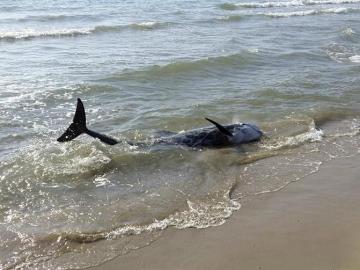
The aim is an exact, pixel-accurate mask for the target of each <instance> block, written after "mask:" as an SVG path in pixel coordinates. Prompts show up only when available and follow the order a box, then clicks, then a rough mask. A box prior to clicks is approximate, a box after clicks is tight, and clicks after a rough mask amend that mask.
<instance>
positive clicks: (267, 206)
mask: <svg viewBox="0 0 360 270" xmlns="http://www.w3.org/2000/svg"><path fill="white" fill-rule="evenodd" d="M359 165H360V155H357V156H355V157H352V158H344V159H337V160H333V161H330V162H328V163H326V164H324V165H323V166H321V167H320V171H319V172H317V173H315V174H313V175H310V176H308V177H306V178H304V179H302V180H301V181H299V182H296V183H292V184H290V185H288V186H287V187H286V188H284V189H283V190H281V191H278V192H275V193H269V194H263V195H261V196H258V197H256V198H254V199H252V200H250V201H249V202H247V203H246V204H245V205H243V207H242V209H241V210H240V211H238V212H236V213H234V215H233V216H232V217H231V218H230V219H228V221H227V222H226V223H225V224H224V225H222V226H219V227H213V228H208V229H186V230H177V229H174V228H171V229H168V230H167V231H166V232H165V233H164V235H163V237H161V238H160V239H159V240H158V241H156V242H154V243H153V244H151V245H150V246H148V247H145V248H142V249H140V250H138V251H135V252H131V253H130V254H127V255H124V256H120V257H118V258H115V259H114V260H112V261H109V262H106V263H104V264H103V265H101V266H98V267H94V268H91V269H99V270H112V269H122V270H125V269H172V270H174V269H182V270H183V269H197V270H201V269H206V270H211V269H245V270H247V269H257V270H259V269H262V270H265V269H271V270H272V269H274V270H275V269H276V270H279V269H280V270H281V269H292V270H296V269H299V270H304V269H307V270H311V269H314V270H322V269H324V270H325V269H326V270H338V269H354V270H355V269H360V229H359V228H360V166H359Z"/></svg>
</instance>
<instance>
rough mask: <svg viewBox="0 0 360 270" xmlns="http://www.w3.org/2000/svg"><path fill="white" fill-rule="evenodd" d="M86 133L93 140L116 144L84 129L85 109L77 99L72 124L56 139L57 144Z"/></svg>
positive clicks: (109, 138) (107, 138)
mask: <svg viewBox="0 0 360 270" xmlns="http://www.w3.org/2000/svg"><path fill="white" fill-rule="evenodd" d="M83 133H86V134H88V135H90V136H91V137H93V138H97V139H99V140H100V141H102V142H103V143H106V144H109V145H114V144H117V143H118V142H117V141H116V140H115V139H113V138H111V137H109V136H106V135H103V134H100V133H97V132H95V131H92V130H89V129H88V128H87V127H86V115H85V109H84V104H83V103H82V101H81V99H80V98H78V99H77V105H76V111H75V115H74V118H73V122H72V123H71V124H70V126H69V127H68V128H67V130H66V131H65V132H64V133H63V134H62V135H61V136H60V137H59V138H58V139H57V141H58V142H68V141H71V140H73V139H75V138H76V137H78V136H79V135H81V134H83Z"/></svg>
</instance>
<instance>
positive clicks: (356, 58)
mask: <svg viewBox="0 0 360 270" xmlns="http://www.w3.org/2000/svg"><path fill="white" fill-rule="evenodd" d="M349 60H350V61H351V62H353V63H360V55H353V56H350V57H349Z"/></svg>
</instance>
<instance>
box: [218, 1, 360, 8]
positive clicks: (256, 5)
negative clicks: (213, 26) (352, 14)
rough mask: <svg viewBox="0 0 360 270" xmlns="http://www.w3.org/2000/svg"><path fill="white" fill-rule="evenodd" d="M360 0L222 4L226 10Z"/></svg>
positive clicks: (352, 2)
mask: <svg viewBox="0 0 360 270" xmlns="http://www.w3.org/2000/svg"><path fill="white" fill-rule="evenodd" d="M355 3H360V0H324V1H317V0H300V1H299V0H295V1H279V2H244V3H224V4H221V5H220V8H221V9H224V10H236V9H239V8H272V7H293V6H308V5H330V4H355Z"/></svg>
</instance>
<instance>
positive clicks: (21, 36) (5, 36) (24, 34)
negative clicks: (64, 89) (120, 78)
mask: <svg viewBox="0 0 360 270" xmlns="http://www.w3.org/2000/svg"><path fill="white" fill-rule="evenodd" d="M166 25H167V23H160V22H141V23H132V24H129V25H100V26H95V27H92V28H67V29H49V30H36V29H30V28H29V29H25V30H19V31H0V41H10V42H11V41H16V40H30V39H34V38H63V37H77V36H83V35H90V34H96V33H106V32H119V31H123V30H126V29H133V30H155V29H159V28H161V27H164V26H166Z"/></svg>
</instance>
